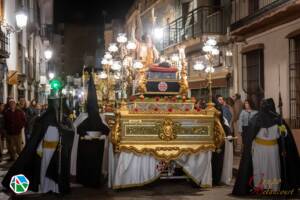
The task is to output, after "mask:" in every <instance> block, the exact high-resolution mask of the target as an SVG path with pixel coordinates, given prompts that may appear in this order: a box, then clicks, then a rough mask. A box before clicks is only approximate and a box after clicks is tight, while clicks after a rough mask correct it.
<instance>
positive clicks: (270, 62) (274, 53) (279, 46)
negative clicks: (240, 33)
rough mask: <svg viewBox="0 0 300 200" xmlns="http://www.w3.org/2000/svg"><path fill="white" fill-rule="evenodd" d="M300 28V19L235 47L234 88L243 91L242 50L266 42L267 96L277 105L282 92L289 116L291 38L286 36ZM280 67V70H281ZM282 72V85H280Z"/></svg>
mask: <svg viewBox="0 0 300 200" xmlns="http://www.w3.org/2000/svg"><path fill="white" fill-rule="evenodd" d="M297 29H300V19H297V20H294V21H292V22H290V23H287V24H284V25H281V26H279V27H276V28H273V29H271V30H268V31H266V32H264V33H261V34H258V35H255V36H253V37H250V38H248V39H247V40H246V42H247V43H248V44H247V45H246V44H238V45H236V46H235V48H234V54H235V56H234V58H233V59H234V65H235V69H238V70H235V73H234V80H235V81H234V84H235V85H234V89H235V91H238V92H240V93H242V94H243V95H242V96H243V97H245V94H244V93H243V91H242V88H241V87H242V64H241V63H242V56H241V54H240V51H241V49H242V48H243V47H246V46H248V45H253V44H258V43H263V44H264V68H265V71H264V74H265V83H264V84H265V98H273V99H274V101H275V104H276V106H277V105H278V99H279V98H278V94H279V91H280V92H281V96H282V100H283V116H284V118H289V109H290V105H289V40H288V39H287V38H286V36H287V35H288V34H289V33H291V32H293V31H295V30H297ZM279 68H280V70H279ZM279 74H280V80H281V81H280V87H279Z"/></svg>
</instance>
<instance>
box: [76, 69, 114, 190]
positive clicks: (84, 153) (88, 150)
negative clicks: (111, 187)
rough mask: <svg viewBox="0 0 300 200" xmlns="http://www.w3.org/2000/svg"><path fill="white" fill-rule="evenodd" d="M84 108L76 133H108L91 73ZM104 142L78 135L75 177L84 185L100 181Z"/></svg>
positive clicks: (96, 183)
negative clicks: (84, 112) (82, 119)
mask: <svg viewBox="0 0 300 200" xmlns="http://www.w3.org/2000/svg"><path fill="white" fill-rule="evenodd" d="M86 109H87V114H88V117H87V118H86V119H85V120H84V121H83V122H82V123H81V124H80V125H79V126H78V127H77V132H78V134H79V135H80V136H85V135H86V134H87V132H88V131H97V132H101V133H102V134H104V135H108V134H109V131H110V130H109V128H108V126H106V125H105V124H104V123H103V121H102V119H101V117H100V113H99V108H98V103H97V94H96V88H95V84H94V80H93V77H92V75H90V79H89V82H88V96H87V107H86ZM104 143H105V142H104V140H99V139H96V138H94V139H92V140H86V139H83V138H82V137H80V139H79V141H78V150H77V162H76V178H77V181H78V182H79V183H81V184H82V185H84V186H92V187H97V186H99V184H100V183H101V178H102V173H101V172H102V170H101V169H102V158H103V152H104ZM73 148H74V147H73ZM74 155H75V154H74Z"/></svg>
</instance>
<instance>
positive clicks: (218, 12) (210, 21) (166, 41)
mask: <svg viewBox="0 0 300 200" xmlns="http://www.w3.org/2000/svg"><path fill="white" fill-rule="evenodd" d="M224 21H225V20H224V17H223V11H222V9H221V8H220V7H206V6H205V7H199V8H197V9H195V10H193V11H191V12H189V13H188V14H187V15H186V16H182V17H180V18H178V19H176V20H175V21H173V22H171V23H169V24H168V25H167V26H165V27H164V30H163V33H164V34H163V41H162V44H161V45H162V46H161V49H166V48H168V47H170V46H173V45H176V44H179V43H181V42H184V41H186V40H189V39H193V38H196V37H199V36H202V35H204V34H214V35H216V34H224V33H225V29H226V27H225V25H224Z"/></svg>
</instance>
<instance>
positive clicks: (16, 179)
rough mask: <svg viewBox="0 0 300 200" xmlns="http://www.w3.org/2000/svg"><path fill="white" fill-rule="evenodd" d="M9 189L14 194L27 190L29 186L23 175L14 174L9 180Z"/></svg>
mask: <svg viewBox="0 0 300 200" xmlns="http://www.w3.org/2000/svg"><path fill="white" fill-rule="evenodd" d="M9 186H10V189H12V191H14V192H15V193H16V194H21V193H24V192H27V190H28V188H29V180H28V179H27V178H26V177H25V176H24V175H23V174H19V175H15V176H13V177H12V178H11V180H10V185H9Z"/></svg>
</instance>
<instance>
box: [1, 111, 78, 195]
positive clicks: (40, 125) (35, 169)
mask: <svg viewBox="0 0 300 200" xmlns="http://www.w3.org/2000/svg"><path fill="white" fill-rule="evenodd" d="M55 119H56V118H55V111H53V110H51V109H50V110H47V111H46V112H45V113H44V114H43V115H42V116H41V117H39V118H38V119H37V120H36V121H35V124H34V126H33V127H34V128H33V132H32V135H31V138H30V139H29V141H28V143H27V144H26V146H25V147H24V149H23V150H22V152H21V153H20V156H19V157H18V159H17V160H16V161H15V163H14V164H13V165H12V166H11V167H10V169H9V170H8V172H7V174H6V175H5V177H4V179H3V181H2V185H3V186H4V187H6V188H7V189H9V188H10V187H9V184H10V180H11V178H12V176H14V175H17V174H23V175H25V176H26V177H27V179H28V180H29V182H30V185H29V190H31V191H34V192H38V190H39V185H40V173H41V157H40V156H39V155H38V154H37V148H38V146H39V144H40V142H41V141H42V139H43V138H44V136H45V133H46V131H47V129H48V126H50V125H51V126H55V127H58V123H57V122H56V120H55ZM60 127H61V126H60ZM59 131H60V132H61V133H62V154H61V156H62V157H61V160H62V162H61V176H60V177H59V176H58V159H59V149H58V147H57V149H56V151H55V152H54V154H53V157H52V159H51V161H50V163H49V166H48V169H47V172H46V176H47V177H48V178H50V179H52V180H54V181H55V182H57V183H58V184H59V192H60V193H67V192H69V190H70V185H69V174H70V173H69V169H70V151H71V148H72V143H73V136H74V133H73V131H72V130H71V129H66V128H65V127H64V128H59Z"/></svg>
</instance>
